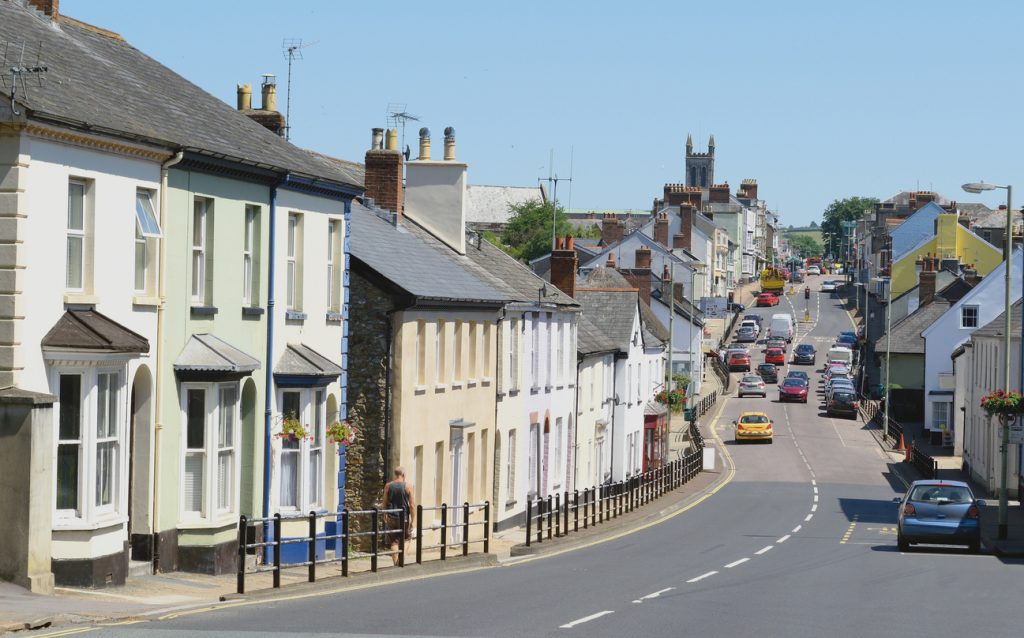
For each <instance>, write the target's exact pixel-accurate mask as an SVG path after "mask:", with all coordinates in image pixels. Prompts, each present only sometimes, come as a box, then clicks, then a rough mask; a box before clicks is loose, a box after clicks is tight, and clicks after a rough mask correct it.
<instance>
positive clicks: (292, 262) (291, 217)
mask: <svg viewBox="0 0 1024 638" xmlns="http://www.w3.org/2000/svg"><path fill="white" fill-rule="evenodd" d="M287 255H288V256H287V259H288V267H287V274H286V278H287V279H286V288H287V297H286V299H287V308H288V310H301V309H302V215H299V214H297V213H289V214H288V237H287Z"/></svg>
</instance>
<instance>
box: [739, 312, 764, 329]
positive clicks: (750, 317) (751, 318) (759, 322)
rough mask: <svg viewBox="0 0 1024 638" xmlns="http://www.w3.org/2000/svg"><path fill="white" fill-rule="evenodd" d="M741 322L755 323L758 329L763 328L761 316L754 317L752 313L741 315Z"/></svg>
mask: <svg viewBox="0 0 1024 638" xmlns="http://www.w3.org/2000/svg"><path fill="white" fill-rule="evenodd" d="M743 321H745V322H746V321H753V322H755V323H757V326H758V327H759V328H761V327H764V317H762V316H761V315H756V314H754V313H750V314H746V315H743Z"/></svg>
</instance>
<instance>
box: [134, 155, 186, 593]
mask: <svg viewBox="0 0 1024 638" xmlns="http://www.w3.org/2000/svg"><path fill="white" fill-rule="evenodd" d="M184 155H185V154H184V153H183V152H182V151H178V152H177V153H175V154H174V157H172V158H170V159H168V160H167V161H165V162H164V163H163V164H161V165H160V204H159V206H160V213H159V214H160V230H161V236H160V240H159V244H158V250H159V257H158V261H159V264H158V265H157V277H156V278H157V295H158V296H159V297H160V303H159V305H158V306H157V307H156V342H157V347H156V374H154V375H153V390H154V392H155V393H156V397H155V399H154V411H155V412H156V419H155V423H154V425H153V492H152V495H153V498H151V499H150V503H151V511H150V519H149V522H150V526H151V527H152V536H151V538H150V548H149V549H150V552H149V556H150V559H151V560H152V561H153V573H154V574H155V573H156V572H157V568H158V566H159V564H158V562H157V561H158V559H159V555H158V551H159V543H158V542H157V538H158V536H157V535H158V534H159V533H160V529H159V527H160V524H159V516H160V508H159V502H160V434H161V432H162V431H163V429H164V424H163V403H164V402H163V397H164V392H163V379H164V347H163V342H164V314H165V313H164V301H165V299H166V284H167V281H166V277H165V274H166V272H167V254H166V253H167V251H165V250H164V247H165V246H164V237H165V236H166V235H167V173H168V171H170V168H171V167H172V166H174V165H175V164H177V163H178V162H180V161H181V159H182V157H184ZM129 533H130V530H129Z"/></svg>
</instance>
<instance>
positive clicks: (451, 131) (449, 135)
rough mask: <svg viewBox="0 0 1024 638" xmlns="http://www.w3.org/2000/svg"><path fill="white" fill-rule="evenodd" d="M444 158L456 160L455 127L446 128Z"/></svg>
mask: <svg viewBox="0 0 1024 638" xmlns="http://www.w3.org/2000/svg"><path fill="white" fill-rule="evenodd" d="M444 160H445V161H446V162H454V161H455V127H453V126H449V127H446V128H445V129H444Z"/></svg>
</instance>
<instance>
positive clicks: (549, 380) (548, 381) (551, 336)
mask: <svg viewBox="0 0 1024 638" xmlns="http://www.w3.org/2000/svg"><path fill="white" fill-rule="evenodd" d="M553 318H554V317H553V315H551V314H550V313H548V314H547V316H546V317H545V319H546V321H545V322H544V323H545V324H546V325H547V335H546V336H547V338H548V347H547V349H546V355H547V356H545V357H544V358H545V359H547V366H546V367H545V372H546V374H545V377H544V379H545V382H544V385H545V386H547V387H551V386H552V385H554V375H553V374H552V370H551V366H552V364H553V361H554V357H553V356H552V352H551V349H552V348H551V343H552V342H553V341H554V340H555V326H554V325H553V324H552V323H551V322H552V319H553Z"/></svg>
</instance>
